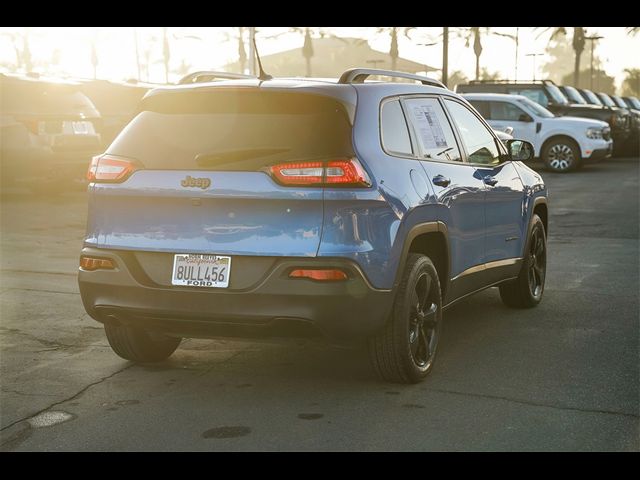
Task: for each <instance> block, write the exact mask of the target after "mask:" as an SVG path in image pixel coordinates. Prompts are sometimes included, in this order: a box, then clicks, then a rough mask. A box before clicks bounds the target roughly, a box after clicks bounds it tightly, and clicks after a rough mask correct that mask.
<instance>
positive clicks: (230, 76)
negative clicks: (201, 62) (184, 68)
mask: <svg viewBox="0 0 640 480" xmlns="http://www.w3.org/2000/svg"><path fill="white" fill-rule="evenodd" d="M198 77H205V79H203V80H200V79H199V78H198ZM214 78H219V79H222V80H237V79H242V78H257V77H255V76H254V75H245V74H244V73H230V72H215V71H213V70H201V71H199V72H193V73H190V74H188V75H185V76H184V77H182V78H181V79H180V80H179V81H178V85H185V84H188V83H198V82H209V81H211V80H213V79H214Z"/></svg>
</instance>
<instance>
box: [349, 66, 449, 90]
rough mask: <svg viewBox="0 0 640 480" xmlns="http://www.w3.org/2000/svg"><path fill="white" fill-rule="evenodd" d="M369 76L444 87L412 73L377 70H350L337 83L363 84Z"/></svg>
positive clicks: (433, 80) (438, 82)
mask: <svg viewBox="0 0 640 480" xmlns="http://www.w3.org/2000/svg"><path fill="white" fill-rule="evenodd" d="M371 75H382V76H385V77H396V78H407V79H409V80H416V81H418V82H420V83H422V84H423V85H431V86H432V87H440V88H447V87H445V85H444V83H442V82H440V81H438V80H436V79H434V78H429V77H425V76H423V75H415V74H413V73H405V72H396V71H394V70H378V69H373V68H350V69H349V70H345V72H344V73H343V74H342V75H340V79H339V80H338V83H364V81H365V80H366V78H367V77H369V76H371Z"/></svg>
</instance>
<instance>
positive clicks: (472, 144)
mask: <svg viewBox="0 0 640 480" xmlns="http://www.w3.org/2000/svg"><path fill="white" fill-rule="evenodd" d="M446 102H447V108H448V109H449V111H450V112H451V116H452V117H453V121H454V122H455V124H456V126H457V127H458V130H459V131H460V136H461V137H462V142H463V143H464V146H465V147H466V148H467V153H468V155H469V162H470V163H480V164H483V165H495V164H498V163H500V151H499V150H498V146H497V145H496V141H495V139H494V137H493V135H492V134H491V132H490V131H489V130H488V129H487V127H485V126H484V124H483V123H482V122H481V121H480V120H479V119H478V117H476V116H475V115H474V114H473V112H472V111H471V110H469V109H468V108H467V107H465V106H464V105H462V104H461V103H458V102H456V101H453V100H449V99H447V100H446Z"/></svg>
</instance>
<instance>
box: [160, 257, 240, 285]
mask: <svg viewBox="0 0 640 480" xmlns="http://www.w3.org/2000/svg"><path fill="white" fill-rule="evenodd" d="M230 277H231V257H230V256H227V255H212V254H197V253H176V254H174V256H173V268H172V270H171V285H175V286H180V287H197V288H203V287H204V288H229V280H230Z"/></svg>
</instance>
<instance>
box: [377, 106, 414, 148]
mask: <svg viewBox="0 0 640 480" xmlns="http://www.w3.org/2000/svg"><path fill="white" fill-rule="evenodd" d="M380 124H381V125H380V134H381V135H382V146H383V147H384V149H385V151H387V152H389V153H399V154H401V155H413V149H412V148H411V139H410V137H409V130H408V128H407V121H406V120H405V118H404V114H403V113H402V108H401V107H400V101H399V100H393V101H390V102H386V103H385V104H383V105H382V112H381V113H380Z"/></svg>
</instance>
